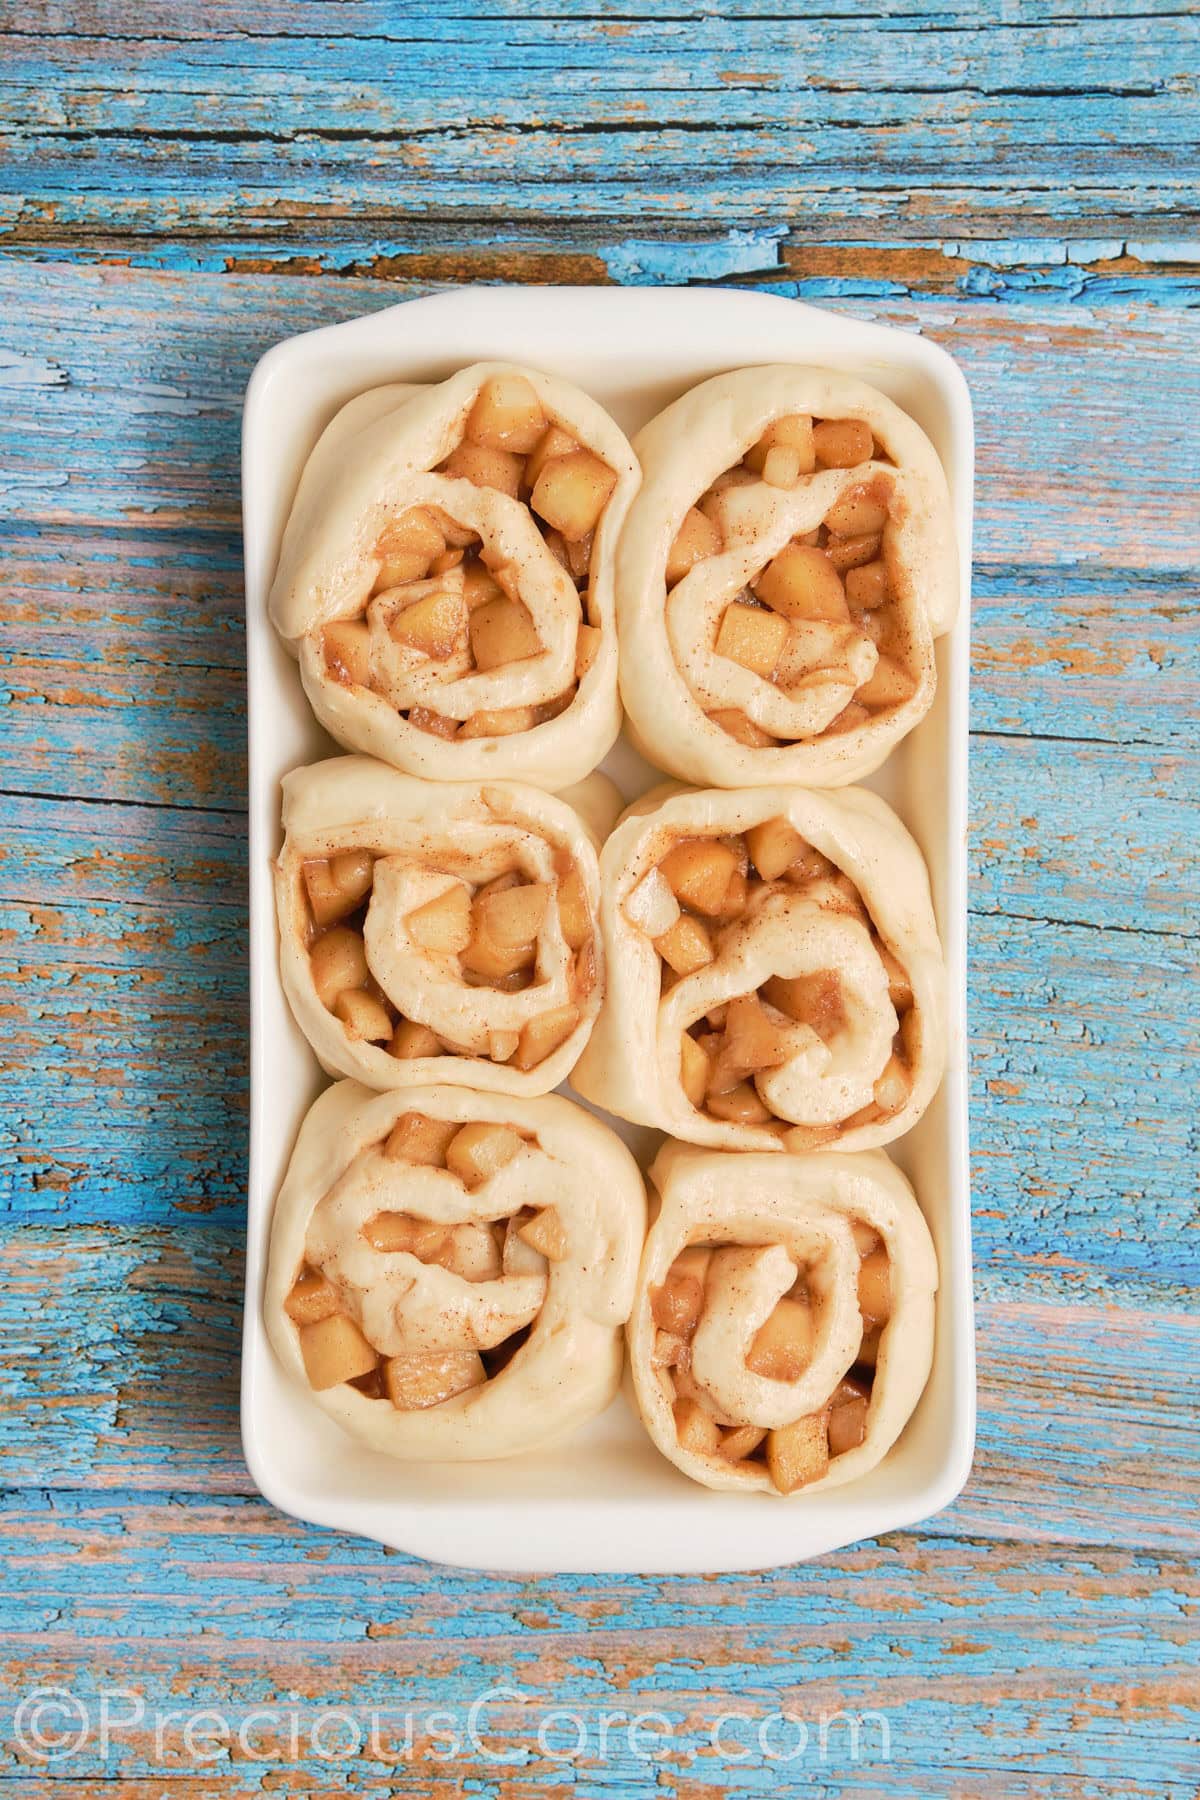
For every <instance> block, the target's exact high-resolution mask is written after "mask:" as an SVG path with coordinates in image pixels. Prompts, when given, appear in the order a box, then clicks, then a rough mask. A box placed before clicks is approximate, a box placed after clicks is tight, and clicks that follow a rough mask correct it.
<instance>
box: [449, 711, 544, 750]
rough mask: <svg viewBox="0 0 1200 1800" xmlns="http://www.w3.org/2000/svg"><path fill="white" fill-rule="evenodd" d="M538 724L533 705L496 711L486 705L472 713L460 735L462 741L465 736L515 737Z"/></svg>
mask: <svg viewBox="0 0 1200 1800" xmlns="http://www.w3.org/2000/svg"><path fill="white" fill-rule="evenodd" d="M536 724H537V713H536V711H535V709H534V708H533V707H532V706H508V707H501V708H499V709H498V710H496V711H492V710H490V709H489V708H486V707H484V708H481V709H480V711H479V712H473V713H472V714H471V716H470V718H469V719H467V720H466V721H465V722H464V723H463V725H462V727H461V729H460V731H459V734H458V736H459V741H460V742H461V741H462V739H463V738H488V737H513V736H515V734H516V733H517V732H518V731H529V730H531V729H532V727H533V726H534V725H536Z"/></svg>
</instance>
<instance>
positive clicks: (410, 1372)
mask: <svg viewBox="0 0 1200 1800" xmlns="http://www.w3.org/2000/svg"><path fill="white" fill-rule="evenodd" d="M383 1380H384V1386H385V1387H386V1388H387V1397H388V1399H389V1400H390V1401H391V1403H392V1405H393V1406H394V1407H396V1408H397V1409H398V1410H399V1411H400V1412H419V1411H423V1410H424V1409H425V1408H426V1407H429V1406H440V1405H441V1404H442V1402H443V1401H445V1400H452V1399H453V1398H454V1396H455V1395H456V1394H465V1393H467V1392H468V1391H469V1390H470V1389H471V1388H476V1387H482V1386H483V1383H484V1382H485V1381H486V1380H487V1371H486V1370H485V1368H484V1366H483V1361H482V1358H481V1357H480V1355H479V1352H478V1351H477V1350H434V1351H430V1352H429V1353H428V1354H426V1355H424V1356H389V1357H388V1358H387V1360H386V1362H385V1363H384V1365H383Z"/></svg>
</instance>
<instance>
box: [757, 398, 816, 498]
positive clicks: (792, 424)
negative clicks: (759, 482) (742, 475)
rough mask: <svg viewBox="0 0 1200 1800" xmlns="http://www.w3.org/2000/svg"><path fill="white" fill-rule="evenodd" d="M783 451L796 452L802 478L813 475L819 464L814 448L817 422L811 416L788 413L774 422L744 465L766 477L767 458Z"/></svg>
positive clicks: (798, 468) (798, 471) (798, 470)
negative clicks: (815, 424) (814, 424)
mask: <svg viewBox="0 0 1200 1800" xmlns="http://www.w3.org/2000/svg"><path fill="white" fill-rule="evenodd" d="M780 447H784V448H786V449H789V450H793V451H795V454H796V462H797V470H796V472H797V474H798V475H811V474H812V472H813V470H814V469H815V468H816V466H817V460H816V452H815V450H814V448H813V422H812V420H811V418H810V417H809V416H808V414H807V413H784V414H783V415H782V416H781V417H780V418H778V419H774V420H773V421H772V422H771V424H770V425H768V426H767V429H766V430H765V431H764V432H763V434H762V436H761V437H760V438H759V440H758V442H757V443H755V444H752V445H751V446H750V448H749V450H747V452H746V454H745V456H744V457H743V458H742V461H743V462H744V463H745V465H746V467H747V468H748V469H753V470H754V472H755V473H756V474H760V475H763V476H764V477H765V474H766V464H767V458H768V457H769V456H770V454H771V452H772V450H774V449H777V448H780ZM789 485H790V484H789Z"/></svg>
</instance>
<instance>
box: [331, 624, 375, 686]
mask: <svg viewBox="0 0 1200 1800" xmlns="http://www.w3.org/2000/svg"><path fill="white" fill-rule="evenodd" d="M321 653H322V655H323V656H324V658H325V667H326V669H327V670H328V671H329V674H330V675H331V676H332V677H333V679H334V681H340V682H341V683H342V685H343V687H370V685H371V632H370V628H369V627H368V626H366V625H364V624H363V622H362V620H361V619H336V620H335V621H334V623H333V624H332V625H326V627H325V629H324V631H323V632H322V633H321Z"/></svg>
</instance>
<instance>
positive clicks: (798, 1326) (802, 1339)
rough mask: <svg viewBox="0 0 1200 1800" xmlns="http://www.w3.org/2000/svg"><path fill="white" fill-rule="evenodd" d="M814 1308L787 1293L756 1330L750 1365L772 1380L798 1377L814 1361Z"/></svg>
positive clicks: (753, 1369) (786, 1379)
mask: <svg viewBox="0 0 1200 1800" xmlns="http://www.w3.org/2000/svg"><path fill="white" fill-rule="evenodd" d="M815 1337H816V1333H815V1330H814V1327H813V1316H812V1308H811V1307H809V1306H807V1305H806V1304H805V1303H804V1301H803V1300H792V1299H789V1298H788V1297H787V1296H786V1295H785V1297H784V1298H783V1299H782V1300H780V1301H779V1302H778V1304H777V1305H776V1307H775V1310H774V1312H773V1313H772V1314H771V1315H770V1317H769V1318H768V1319H767V1320H766V1321H765V1322H764V1324H763V1325H762V1326H760V1328H759V1330H758V1331H757V1332H756V1333H755V1337H754V1342H753V1343H752V1344H751V1346H750V1349H749V1352H748V1354H747V1356H746V1367H747V1368H748V1369H749V1370H750V1371H751V1372H752V1373H753V1374H755V1375H762V1376H763V1377H764V1378H765V1379H766V1380H768V1381H795V1380H796V1379H797V1377H798V1376H800V1375H803V1373H804V1371H805V1369H807V1367H808V1365H809V1364H810V1363H811V1361H812V1354H813V1344H814V1341H815Z"/></svg>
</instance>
